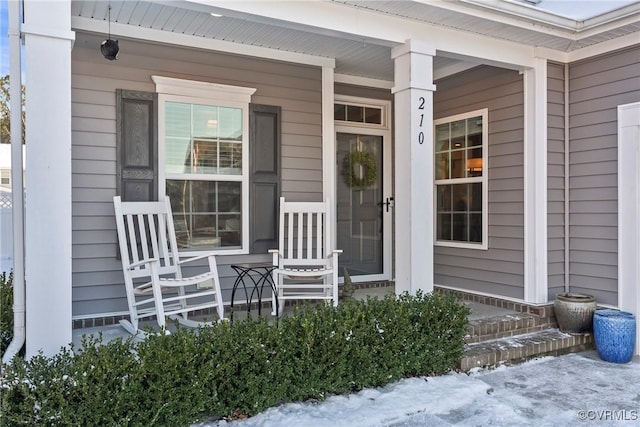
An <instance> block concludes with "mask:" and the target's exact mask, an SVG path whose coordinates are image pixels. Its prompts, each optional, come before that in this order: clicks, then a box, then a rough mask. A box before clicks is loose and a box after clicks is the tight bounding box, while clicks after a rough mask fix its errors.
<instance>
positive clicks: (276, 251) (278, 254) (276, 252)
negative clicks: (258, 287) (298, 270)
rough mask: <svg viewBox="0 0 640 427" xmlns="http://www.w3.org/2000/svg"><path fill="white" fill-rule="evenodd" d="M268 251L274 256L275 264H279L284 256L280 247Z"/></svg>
mask: <svg viewBox="0 0 640 427" xmlns="http://www.w3.org/2000/svg"><path fill="white" fill-rule="evenodd" d="M268 252H269V253H270V254H271V256H272V257H273V265H279V259H280V258H281V257H282V253H281V252H280V249H269V251H268Z"/></svg>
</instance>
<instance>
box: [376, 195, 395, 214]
mask: <svg viewBox="0 0 640 427" xmlns="http://www.w3.org/2000/svg"><path fill="white" fill-rule="evenodd" d="M378 206H385V209H386V211H387V212H389V206H393V197H387V199H386V201H384V202H379V203H378Z"/></svg>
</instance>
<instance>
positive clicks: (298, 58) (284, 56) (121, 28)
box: [71, 16, 336, 68]
mask: <svg viewBox="0 0 640 427" xmlns="http://www.w3.org/2000/svg"><path fill="white" fill-rule="evenodd" d="M71 28H72V29H74V30H75V31H85V32H89V33H100V34H107V32H108V28H107V23H106V22H105V21H99V20H95V19H90V18H83V17H79V16H72V17H71ZM111 36H112V37H113V36H118V37H126V38H131V39H138V40H146V41H151V42H155V43H167V44H172V45H176V46H188V47H195V48H199V49H206V50H211V51H217V52H225V53H233V54H236V55H243V56H253V57H257V58H263V59H272V60H276V61H284V62H292V63H296V64H304V65H312V66H317V67H330V68H335V63H336V61H335V59H333V58H327V57H322V56H314V55H307V54H303V53H295V52H287V51H283V50H277V49H269V48H265V47H260V46H251V45H247V44H239V43H232V42H228V41H224V40H214V39H209V38H205V37H196V36H189V35H186V34H178V33H172V32H169V31H163V30H156V29H153V28H144V27H138V26H132V25H126V24H119V23H115V22H112V23H111Z"/></svg>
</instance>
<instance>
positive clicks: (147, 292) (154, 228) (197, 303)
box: [113, 196, 224, 335]
mask: <svg viewBox="0 0 640 427" xmlns="http://www.w3.org/2000/svg"><path fill="white" fill-rule="evenodd" d="M113 204H114V208H115V214H116V226H117V230H118V242H119V245H120V256H121V259H122V271H123V273H124V282H125V287H126V292H127V300H128V303H129V315H130V318H131V321H128V320H121V321H120V324H121V325H122V326H123V327H124V328H125V329H126V330H127V331H128V332H129V333H131V334H132V335H135V334H137V333H138V332H140V330H139V327H138V326H139V320H140V319H143V318H145V317H152V316H155V317H156V319H157V322H158V326H159V327H160V328H161V329H162V330H165V328H166V319H165V317H169V318H171V319H173V320H177V321H178V322H179V323H181V324H183V325H186V326H190V327H198V326H203V325H206V324H211V323H213V321H211V322H200V321H194V320H190V319H188V317H187V315H188V313H191V312H194V311H196V310H205V309H212V308H215V309H216V310H217V315H218V319H224V306H223V303H222V294H221V292H220V281H219V278H218V268H217V264H216V259H215V256H214V255H213V254H210V253H206V254H203V255H200V256H197V257H193V258H189V259H185V260H180V256H179V254H178V245H177V242H176V235H175V229H174V224H173V215H172V213H171V204H170V202H169V198H168V197H165V198H164V199H163V200H161V201H158V202H122V201H121V200H120V197H119V196H116V197H114V198H113ZM204 258H207V259H208V262H209V269H208V271H207V272H206V273H202V274H198V275H196V276H192V277H183V276H182V271H181V266H182V265H183V264H185V263H187V262H192V261H196V260H200V259H204Z"/></svg>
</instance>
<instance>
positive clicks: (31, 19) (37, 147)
mask: <svg viewBox="0 0 640 427" xmlns="http://www.w3.org/2000/svg"><path fill="white" fill-rule="evenodd" d="M24 8H25V9H24V10H25V12H24V17H25V23H24V24H23V26H22V32H23V34H24V36H25V47H24V54H25V55H24V58H25V69H26V72H25V76H26V79H25V86H26V88H27V89H26V105H25V108H26V128H27V132H26V137H27V138H26V168H25V169H26V170H25V176H26V178H25V184H26V199H25V207H26V209H25V281H26V300H27V301H26V311H27V313H26V356H27V357H31V356H33V355H35V354H37V352H38V351H39V350H42V351H43V353H44V354H45V355H52V354H54V353H57V352H58V351H59V350H60V347H62V346H66V345H67V344H69V343H70V342H71V326H72V324H71V48H72V45H73V40H74V33H73V32H72V31H71V1H69V0H65V1H52V2H49V1H36V0H26V1H25V2H24ZM96 49H97V47H96Z"/></svg>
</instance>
